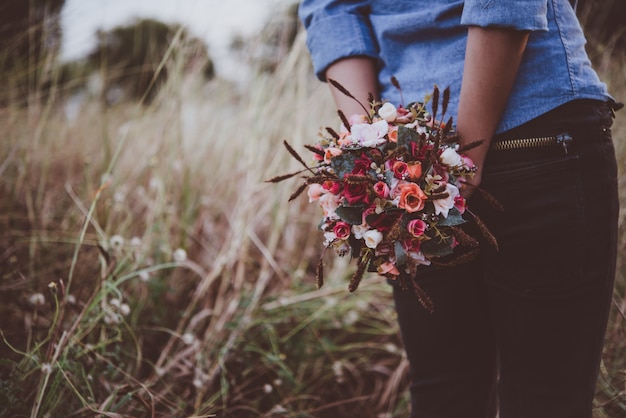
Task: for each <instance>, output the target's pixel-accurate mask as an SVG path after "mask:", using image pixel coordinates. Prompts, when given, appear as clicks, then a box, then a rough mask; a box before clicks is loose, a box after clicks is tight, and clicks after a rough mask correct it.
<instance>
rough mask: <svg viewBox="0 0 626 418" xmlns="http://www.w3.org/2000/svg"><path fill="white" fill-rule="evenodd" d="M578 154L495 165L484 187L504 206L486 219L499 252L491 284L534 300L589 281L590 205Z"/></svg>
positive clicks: (491, 265) (491, 263)
mask: <svg viewBox="0 0 626 418" xmlns="http://www.w3.org/2000/svg"><path fill="white" fill-rule="evenodd" d="M579 163H580V162H579V157H578V155H569V156H564V157H561V158H549V159H535V160H534V161H518V162H516V163H511V162H509V163H508V164H507V165H506V166H499V167H498V166H497V165H495V166H494V165H492V167H491V168H490V169H489V170H487V172H486V173H485V174H484V177H483V179H484V180H483V183H482V187H484V188H485V190H487V191H489V192H490V193H491V194H492V195H493V196H494V197H495V198H496V199H497V200H498V201H499V203H500V204H501V205H502V206H503V208H504V209H503V211H502V212H496V211H487V212H486V213H485V214H483V220H484V221H485V223H486V224H487V226H488V227H489V228H490V230H491V232H492V233H493V234H494V236H495V237H496V239H497V240H498V244H499V251H497V252H493V253H489V255H488V257H489V259H488V262H487V264H486V266H487V267H486V269H487V271H486V275H487V280H488V281H489V282H491V283H493V284H494V285H498V286H502V287H505V288H509V289H510V290H512V291H515V292H521V293H523V294H527V295H529V296H530V295H534V296H557V295H558V294H563V293H569V292H571V291H575V290H576V289H579V288H580V287H581V286H582V285H583V282H584V278H583V274H582V272H583V271H584V263H585V257H584V254H585V253H584V242H585V237H586V236H587V234H588V230H589V227H588V225H587V221H586V219H587V216H586V210H587V208H586V202H585V196H584V190H583V184H582V178H581V170H580V164H579Z"/></svg>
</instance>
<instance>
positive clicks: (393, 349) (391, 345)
mask: <svg viewBox="0 0 626 418" xmlns="http://www.w3.org/2000/svg"><path fill="white" fill-rule="evenodd" d="M385 350H387V351H388V352H390V353H397V352H398V346H397V345H395V344H394V343H387V344H385Z"/></svg>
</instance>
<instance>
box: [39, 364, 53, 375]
mask: <svg viewBox="0 0 626 418" xmlns="http://www.w3.org/2000/svg"><path fill="white" fill-rule="evenodd" d="M41 371H42V373H44V374H50V373H52V365H51V364H50V363H44V364H42V365H41Z"/></svg>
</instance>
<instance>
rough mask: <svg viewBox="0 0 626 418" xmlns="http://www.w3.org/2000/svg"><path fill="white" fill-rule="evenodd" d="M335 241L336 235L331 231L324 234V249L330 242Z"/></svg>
mask: <svg viewBox="0 0 626 418" xmlns="http://www.w3.org/2000/svg"><path fill="white" fill-rule="evenodd" d="M336 239H337V235H335V233H334V232H333V231H327V232H324V247H328V246H329V245H330V243H331V242H333V241H335V240H336Z"/></svg>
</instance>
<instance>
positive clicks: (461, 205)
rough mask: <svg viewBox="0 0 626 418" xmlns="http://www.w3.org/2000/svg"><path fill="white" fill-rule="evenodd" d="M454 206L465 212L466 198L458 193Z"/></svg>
mask: <svg viewBox="0 0 626 418" xmlns="http://www.w3.org/2000/svg"><path fill="white" fill-rule="evenodd" d="M454 207H455V208H456V210H458V211H459V213H460V214H461V215H463V213H464V212H465V207H466V202H465V198H464V197H463V196H461V195H458V196H456V197H455V198H454Z"/></svg>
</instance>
